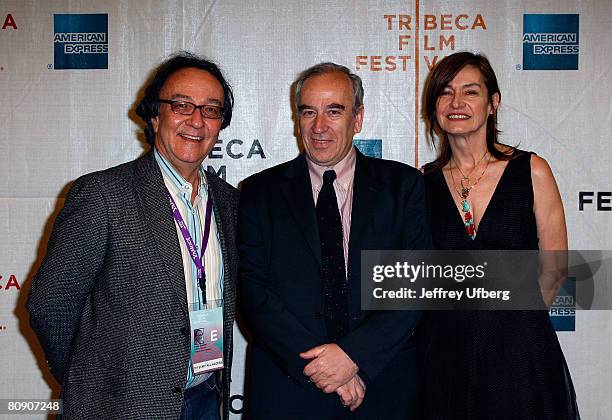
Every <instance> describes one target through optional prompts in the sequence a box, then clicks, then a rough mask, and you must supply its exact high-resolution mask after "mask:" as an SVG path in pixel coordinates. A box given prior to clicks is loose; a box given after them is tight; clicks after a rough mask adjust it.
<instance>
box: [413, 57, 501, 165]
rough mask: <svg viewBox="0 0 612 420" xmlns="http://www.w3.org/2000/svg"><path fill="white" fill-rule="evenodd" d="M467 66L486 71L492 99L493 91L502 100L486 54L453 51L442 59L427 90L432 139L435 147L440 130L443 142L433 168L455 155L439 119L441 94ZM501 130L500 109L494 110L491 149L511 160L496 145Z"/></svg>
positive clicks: (489, 134) (426, 110) (489, 123)
mask: <svg viewBox="0 0 612 420" xmlns="http://www.w3.org/2000/svg"><path fill="white" fill-rule="evenodd" d="M466 66H473V67H475V68H476V69H478V71H479V72H480V74H482V78H483V79H484V83H485V86H486V87H487V95H488V99H489V102H492V100H493V95H495V94H496V93H497V94H498V95H499V99H500V101H501V91H500V90H499V85H498V84H497V77H496V76H495V72H494V71H493V67H491V63H490V62H489V60H488V59H487V57H485V56H484V55H482V54H474V53H471V52H468V51H462V52H457V53H454V54H451V55H449V56H447V57H445V58H443V59H442V60H441V61H440V62H438V64H436V66H435V67H434V68H433V70H432V71H431V73H430V74H429V77H428V79H427V82H426V84H425V91H424V93H423V101H424V104H423V109H424V119H425V122H426V124H427V126H428V128H429V140H430V141H431V143H432V144H433V145H434V147H435V143H434V138H435V135H436V134H437V137H438V139H439V143H440V144H439V146H440V147H439V150H438V158H437V159H436V160H435V161H434V162H433V165H432V166H431V168H432V169H436V168H442V167H443V166H444V165H446V164H447V163H448V162H449V161H450V159H451V148H450V144H449V142H448V136H447V135H446V133H444V132H443V131H442V129H441V128H440V125H439V124H438V121H437V119H436V105H437V103H438V98H440V95H441V94H442V92H443V91H444V89H445V88H446V86H447V85H448V84H449V83H450V82H451V81H452V80H453V79H454V78H455V76H456V75H457V73H459V72H460V71H461V70H462V69H463V68H464V67H466ZM499 133H500V131H499V130H498V129H497V110H494V111H493V113H492V114H490V115H489V116H488V117H487V149H488V151H489V153H491V155H492V156H493V157H495V158H497V159H500V160H508V159H509V156H508V155H507V154H506V153H504V152H502V151H499V150H497V148H496V147H495V144H499V141H498V136H499Z"/></svg>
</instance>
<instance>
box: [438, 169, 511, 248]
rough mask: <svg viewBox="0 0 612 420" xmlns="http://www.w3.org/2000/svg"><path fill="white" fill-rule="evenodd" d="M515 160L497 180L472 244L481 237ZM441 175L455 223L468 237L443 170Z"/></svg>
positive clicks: (471, 240)
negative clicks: (488, 214)
mask: <svg viewBox="0 0 612 420" xmlns="http://www.w3.org/2000/svg"><path fill="white" fill-rule="evenodd" d="M514 160H516V159H510V160H508V163H507V164H506V167H505V168H504V170H503V172H502V174H501V176H500V177H499V179H498V180H497V184H496V185H495V189H494V190H493V194H491V198H490V199H489V202H488V203H487V205H486V207H485V210H484V212H483V213H482V217H481V218H480V223H479V224H478V229H477V230H476V236H475V237H474V239H470V242H476V240H477V239H478V238H479V237H480V234H479V232H480V230H481V229H482V224H483V223H484V222H485V220H486V218H487V213H488V212H489V208H490V207H491V204H493V201H494V200H495V198H496V197H497V195H498V191H499V188H500V185H501V184H502V181H504V179H505V177H506V173H507V172H508V167H509V166H510V164H511V163H512V161H514ZM440 175H441V176H442V183H443V184H444V186H445V189H446V194H447V197H448V199H449V200H450V204H451V206H452V208H453V209H454V212H453V213H454V214H455V216H454V217H453V219H454V220H455V221H457V222H458V223H459V224H460V225H461V229H462V231H464V232H465V233H466V235H467V231H466V229H465V223H464V222H463V217H462V215H461V211H460V210H459V209H458V208H457V205H456V204H455V199H454V197H453V193H452V191H451V189H450V187H449V186H448V182H446V177H445V176H444V172H443V170H442V169H440Z"/></svg>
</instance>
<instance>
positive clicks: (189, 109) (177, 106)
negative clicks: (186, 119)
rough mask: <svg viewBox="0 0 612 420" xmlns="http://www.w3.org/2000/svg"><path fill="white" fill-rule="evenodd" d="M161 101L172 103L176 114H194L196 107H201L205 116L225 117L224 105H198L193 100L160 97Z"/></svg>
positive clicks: (201, 111)
mask: <svg viewBox="0 0 612 420" xmlns="http://www.w3.org/2000/svg"><path fill="white" fill-rule="evenodd" d="M159 102H161V103H164V104H170V109H172V112H174V113H175V114H180V115H193V113H194V112H195V110H196V109H198V108H199V109H200V113H201V114H202V117H204V118H211V119H214V120H218V119H220V118H223V107H220V106H216V105H207V104H204V105H196V104H192V103H191V102H186V101H177V100H172V99H160V100H159Z"/></svg>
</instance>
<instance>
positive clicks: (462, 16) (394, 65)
mask: <svg viewBox="0 0 612 420" xmlns="http://www.w3.org/2000/svg"><path fill="white" fill-rule="evenodd" d="M377 19H380V22H381V24H384V25H385V27H386V30H387V32H391V33H392V34H393V35H396V37H397V38H396V40H397V41H396V45H397V50H396V51H393V52H389V51H387V52H385V53H379V54H371V55H365V54H364V55H357V56H355V69H356V70H358V71H363V70H365V71H373V72H380V71H397V70H399V71H408V70H409V66H408V63H410V62H411V61H414V59H415V58H414V57H413V56H412V55H411V54H412V53H413V52H416V50H417V49H420V51H421V54H422V58H423V60H424V61H425V63H426V64H427V68H428V69H430V70H431V69H432V68H433V66H434V65H435V64H436V62H437V61H438V60H439V59H441V58H442V57H441V55H444V54H450V53H452V52H453V51H454V50H455V47H456V41H457V40H456V33H457V32H459V33H462V32H465V31H486V30H487V25H486V22H485V20H484V17H483V16H482V14H480V13H476V14H473V13H472V14H468V13H459V14H440V15H432V14H425V15H423V16H422V17H420V18H415V16H414V15H409V14H394V15H392V14H385V15H383V16H380V17H379V18H377ZM420 32H422V33H423V34H422V37H421V36H420V35H421V34H420ZM416 47H418V48H416ZM419 58H420V55H419V57H417V62H418V61H419Z"/></svg>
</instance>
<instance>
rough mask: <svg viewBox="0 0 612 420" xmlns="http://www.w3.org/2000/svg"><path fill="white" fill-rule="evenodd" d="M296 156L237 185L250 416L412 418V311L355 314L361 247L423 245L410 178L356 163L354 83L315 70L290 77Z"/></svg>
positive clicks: (359, 114)
mask: <svg viewBox="0 0 612 420" xmlns="http://www.w3.org/2000/svg"><path fill="white" fill-rule="evenodd" d="M295 102H296V104H297V120H298V123H299V131H300V134H301V137H302V140H303V144H304V153H303V154H301V155H300V156H299V157H297V158H296V159H294V160H292V161H290V162H287V163H284V164H281V165H279V166H276V167H273V168H270V169H268V170H265V171H263V172H261V173H259V174H257V175H254V176H252V177H250V178H248V179H247V180H245V181H244V184H243V188H242V193H241V201H240V210H239V219H238V220H239V221H238V226H239V233H238V249H239V254H240V267H241V277H240V301H241V307H242V309H243V311H244V317H245V319H246V321H247V322H249V323H250V325H251V326H252V329H253V333H254V336H255V341H254V343H253V344H252V347H251V360H250V372H249V374H248V375H247V376H248V377H249V378H250V383H249V389H248V391H249V394H248V396H249V398H248V402H247V413H248V415H249V418H250V419H256V420H258V419H321V420H323V419H337V418H345V417H347V418H362V419H379V418H380V419H385V420H388V419H406V418H411V417H413V416H414V415H415V412H416V408H415V405H416V404H415V402H416V401H415V397H416V389H415V387H416V385H415V383H416V373H417V372H416V366H415V349H414V344H413V340H411V336H412V333H413V331H414V329H415V326H416V323H417V320H418V314H417V313H415V312H410V311H404V312H401V311H395V312H392V311H379V312H365V311H362V310H361V306H360V287H361V285H360V282H361V276H360V252H361V250H366V249H427V248H428V247H429V246H430V237H429V229H428V227H427V224H426V216H425V197H424V187H423V181H422V178H421V176H420V173H419V172H418V171H417V170H416V169H414V168H412V167H409V166H407V165H404V164H401V163H398V162H392V161H385V160H381V159H374V158H369V157H366V156H363V155H362V154H361V153H359V151H357V150H356V149H355V148H354V147H353V145H352V139H353V136H354V135H355V134H356V133H359V132H360V131H361V127H362V122H363V115H364V108H363V87H362V84H361V79H360V78H359V77H358V76H356V75H355V74H352V73H351V72H350V70H348V69H347V68H346V67H343V66H339V65H336V64H333V63H322V64H319V65H316V66H314V67H312V68H310V69H308V70H306V71H304V72H303V73H302V74H301V75H300V77H299V79H298V81H297V82H296V98H295Z"/></svg>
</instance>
